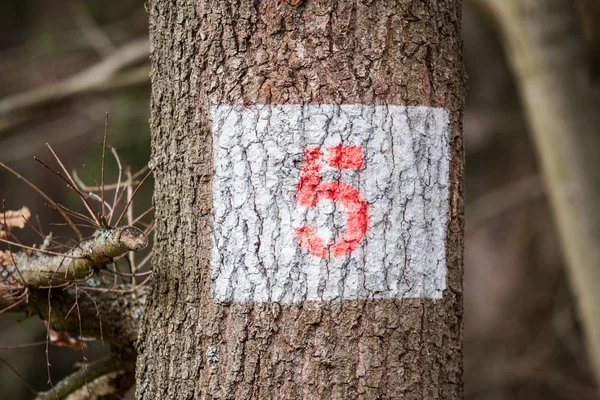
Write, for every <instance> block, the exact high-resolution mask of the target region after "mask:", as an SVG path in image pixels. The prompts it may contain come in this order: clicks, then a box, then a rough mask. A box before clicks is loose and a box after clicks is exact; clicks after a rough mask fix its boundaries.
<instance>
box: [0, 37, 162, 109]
mask: <svg viewBox="0 0 600 400" xmlns="http://www.w3.org/2000/svg"><path fill="white" fill-rule="evenodd" d="M149 54H150V53H149V43H148V39H147V38H141V39H137V40H133V41H131V42H129V43H127V44H125V45H123V46H121V47H120V48H119V49H117V50H115V51H114V52H113V53H112V54H111V55H110V56H108V57H106V58H105V59H104V60H102V61H100V62H99V63H98V64H95V65H93V66H91V67H89V68H88V69H86V70H84V71H82V72H80V73H78V74H76V75H74V76H72V77H70V78H68V79H66V80H64V81H62V82H58V83H54V84H50V85H47V86H42V87H39V88H35V89H31V90H29V91H27V92H24V93H19V94H16V95H13V96H10V97H7V98H4V99H2V100H0V116H5V115H8V114H11V113H14V112H17V111H26V110H28V109H32V108H35V107H41V106H43V105H46V104H48V103H52V102H57V101H60V100H64V99H66V98H69V97H72V96H74V95H76V94H82V93H89V92H91V91H94V90H97V89H99V88H101V87H103V86H105V85H107V84H108V83H110V82H111V79H112V78H113V77H114V76H115V75H116V74H117V73H118V72H119V71H120V70H122V69H124V68H125V67H127V66H130V65H132V64H135V63H137V62H140V61H142V60H145V59H147V58H148V56H149ZM146 71H147V69H146ZM129 79H130V80H131V77H129ZM146 80H148V78H147V72H146Z"/></svg>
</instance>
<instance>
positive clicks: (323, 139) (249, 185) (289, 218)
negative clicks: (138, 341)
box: [211, 104, 450, 303]
mask: <svg viewBox="0 0 600 400" xmlns="http://www.w3.org/2000/svg"><path fill="white" fill-rule="evenodd" d="M211 114H212V124H213V125H212V129H213V149H214V152H213V163H214V176H213V183H212V191H213V213H214V225H213V248H212V254H211V271H212V282H211V283H212V296H213V300H214V301H215V302H267V301H268V302H277V303H297V302H303V301H308V300H320V301H342V300H356V299H389V298H441V297H442V294H443V291H444V289H445V288H446V261H445V257H446V252H445V239H446V228H447V214H448V176H449V171H448V168H449V159H450V153H449V133H448V112H447V110H445V109H442V108H433V107H403V106H374V105H358V104H357V105H341V106H337V105H255V106H246V107H241V106H229V105H223V106H213V107H212V110H211ZM340 145H341V146H345V147H349V146H359V147H360V151H361V153H362V157H363V163H362V166H361V167H360V169H358V170H356V169H343V170H342V169H338V168H334V167H332V166H331V165H330V164H329V162H330V160H331V157H330V154H329V153H330V149H331V148H332V147H336V146H340ZM307 148H318V149H320V151H321V153H322V159H321V162H320V163H319V165H320V167H321V169H320V171H319V173H320V176H321V179H320V181H318V182H319V183H321V184H323V183H331V182H339V184H340V185H341V184H344V185H343V186H344V187H346V189H347V191H350V192H353V191H354V190H356V191H358V193H360V196H362V198H363V199H364V202H366V204H367V206H366V207H367V210H368V223H367V224H366V233H364V236H360V229H359V230H358V231H359V232H358V233H357V234H356V235H355V237H358V238H359V239H360V241H356V247H355V248H349V249H347V250H346V251H349V254H347V255H341V256H335V255H334V254H333V249H334V246H333V245H329V246H328V247H327V249H328V250H327V252H328V253H327V255H326V256H325V258H321V256H315V255H313V254H321V255H322V254H323V253H319V250H318V249H317V250H313V251H311V252H309V251H307V248H309V247H310V246H311V245H308V246H307V245H306V243H308V242H305V243H304V246H301V245H300V244H299V235H298V233H297V229H301V228H302V227H306V226H313V227H314V228H315V229H316V232H315V233H314V235H313V236H312V237H313V238H314V237H317V236H316V235H318V237H320V238H322V239H323V240H324V243H325V244H326V245H327V244H329V243H332V242H336V241H337V242H339V241H340V238H347V237H346V236H345V234H346V232H345V231H346V225H347V224H348V221H349V219H348V218H349V215H351V214H352V212H353V211H352V210H350V208H352V207H355V208H356V209H359V208H360V204H363V203H360V201H359V200H357V201H356V202H354V203H342V202H341V201H340V199H341V197H343V196H344V195H343V194H342V193H341V191H340V193H338V194H340V198H338V199H337V200H338V201H332V200H331V199H328V198H326V193H325V191H322V193H320V195H322V196H321V197H322V198H320V201H318V204H317V205H316V206H315V207H310V206H308V207H303V206H302V205H303V204H308V203H310V196H309V197H308V198H305V199H304V203H303V201H302V200H301V198H300V197H299V195H298V194H297V189H298V184H299V182H300V171H301V168H302V167H303V160H304V158H305V150H306V149H307ZM332 151H333V150H332ZM334 165H335V164H334ZM307 181H308V180H307ZM346 185H347V186H346ZM303 187H304V188H306V187H307V186H303ZM340 187H341V186H340ZM320 188H325V186H320ZM318 190H321V189H319V188H317V189H315V191H318ZM323 190H324V189H323ZM336 190H337V189H336ZM340 190H341V189H340ZM329 193H330V194H331V193H332V192H331V190H330V191H329ZM354 195H356V193H354ZM356 196H358V195H356ZM355 198H358V197H355ZM307 199H308V200H307ZM307 201H308V203H307ZM344 204H345V205H344ZM357 207H358V208H357ZM358 213H360V211H358ZM356 215H358V214H356ZM357 221H358V224H359V225H360V223H361V222H360V221H363V222H366V220H365V219H363V220H361V219H360V218H358V219H357ZM311 243H312V242H311ZM323 251H324V250H323ZM311 253H313V254H311ZM340 254H342V253H340ZM344 254H345V253H344Z"/></svg>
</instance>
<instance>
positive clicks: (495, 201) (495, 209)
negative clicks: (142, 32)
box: [466, 175, 545, 234]
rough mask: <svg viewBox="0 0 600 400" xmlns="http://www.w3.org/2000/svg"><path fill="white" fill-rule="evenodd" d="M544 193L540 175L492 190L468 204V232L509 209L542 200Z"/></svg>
mask: <svg viewBox="0 0 600 400" xmlns="http://www.w3.org/2000/svg"><path fill="white" fill-rule="evenodd" d="M544 194H545V192H544V186H543V184H542V179H541V178H540V177H539V176H538V175H534V176H528V177H525V178H522V179H521V180H519V181H517V182H513V183H510V184H508V185H506V186H504V187H501V188H499V189H495V190H492V191H491V192H489V193H486V194H484V195H483V196H481V197H480V198H478V199H476V200H475V201H473V202H472V203H470V204H468V205H467V207H466V209H467V210H468V215H467V223H466V233H467V234H469V233H472V232H474V231H476V230H477V229H478V228H479V227H481V226H482V225H485V223H486V222H488V221H490V220H492V219H494V218H497V217H499V216H501V215H503V214H505V213H507V212H509V211H512V210H514V209H517V208H519V207H523V206H525V205H527V204H529V203H531V202H533V201H537V200H540V199H542V198H543V197H544Z"/></svg>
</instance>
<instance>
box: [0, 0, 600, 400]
mask: <svg viewBox="0 0 600 400" xmlns="http://www.w3.org/2000/svg"><path fill="white" fill-rule="evenodd" d="M523 1H528V0H523ZM533 1H535V0H533ZM598 4H600V2H599V1H597V0H578V1H575V2H573V7H578V26H577V27H575V28H576V29H578V30H580V31H581V32H582V35H583V38H584V40H585V41H586V46H588V49H589V55H590V60H591V61H590V65H591V66H592V67H593V68H594V71H593V74H594V76H600V63H599V62H598V59H594V56H598V54H600V47H599V46H598V43H600V41H599V40H598V37H596V34H595V33H594V29H595V28H594V27H595V26H596V25H598V24H600V7H599V6H598ZM147 29H148V21H147V14H146V12H145V10H144V4H143V1H141V0H120V1H118V2H108V4H107V2H106V1H102V0H74V1H67V0H53V1H42V0H19V1H16V0H13V1H4V2H2V5H1V6H0V161H2V162H4V163H6V164H7V165H9V166H11V168H13V169H15V170H16V171H18V172H19V173H21V174H22V175H24V176H26V177H27V178H28V179H30V180H31V181H32V182H33V183H35V184H36V185H38V186H39V187H40V188H41V189H42V190H43V191H45V192H46V193H48V194H49V195H50V196H51V197H52V198H53V199H55V200H56V201H58V202H60V203H62V204H65V205H67V206H69V207H72V208H74V209H77V210H80V209H81V206H80V204H79V200H78V199H77V198H76V196H75V195H74V194H73V193H72V192H70V191H67V190H66V188H65V185H64V184H63V183H62V182H60V181H59V180H58V179H57V178H55V177H53V176H51V174H50V173H49V172H48V171H47V170H45V169H44V168H42V167H41V166H40V165H39V164H38V163H36V162H35V161H34V160H33V156H34V155H37V156H39V157H40V158H42V159H43V160H49V161H52V155H51V153H50V152H49V151H48V149H47V148H46V145H45V144H46V143H50V144H51V145H52V147H53V149H54V150H55V151H56V152H57V153H58V154H59V156H60V157H61V159H62V161H63V163H64V164H65V166H66V167H67V169H68V170H71V169H73V168H76V169H77V170H78V171H79V175H80V176H81V177H82V180H84V181H85V182H86V183H87V184H89V185H93V180H92V179H91V177H90V174H89V172H87V171H86V169H84V168H83V167H82V164H87V166H88V169H89V170H91V171H94V173H95V174H96V176H99V171H100V165H101V154H102V147H101V144H100V143H101V141H102V136H103V132H104V117H105V112H107V111H108V112H109V113H110V122H109V125H108V142H109V143H110V144H111V145H112V146H114V147H115V148H116V149H117V150H118V154H119V157H120V159H121V160H122V162H123V163H124V164H127V165H129V166H131V170H132V171H137V170H139V169H140V168H142V167H143V166H144V165H145V164H146V163H147V162H148V160H149V155H150V136H149V128H148V117H149V115H148V113H149V95H150V88H149V79H148V71H149V65H148V56H147V55H148V44H147ZM596 30H597V29H596ZM463 40H464V60H465V66H466V70H467V73H468V85H469V94H468V99H467V107H466V110H465V114H464V135H465V143H466V163H467V168H466V233H465V245H466V248H465V290H464V293H465V298H464V300H465V313H464V315H465V319H464V321H465V330H464V339H465V342H464V348H465V391H466V397H467V398H468V399H472V400H475V399H477V400H483V399H485V400H495V399H498V400H500V399H546V400H547V399H598V398H600V396H599V395H598V391H597V389H596V386H595V384H594V380H593V372H592V369H591V366H590V362H589V360H588V358H587V354H588V352H586V348H585V346H584V343H583V341H582V333H581V325H580V320H579V317H578V314H577V311H576V309H575V304H574V295H573V293H572V291H571V289H570V286H569V281H568V278H567V275H566V269H565V265H564V262H563V257H562V255H561V249H560V245H559V242H558V237H557V232H556V229H555V225H554V223H553V219H552V216H551V214H550V209H549V205H548V201H547V196H546V189H545V187H544V184H543V182H542V180H541V177H540V174H539V170H538V164H537V160H536V155H535V150H534V148H533V144H532V141H531V135H530V132H529V130H528V126H527V117H526V115H525V114H524V111H523V108H522V106H521V103H520V99H519V88H518V84H517V83H516V81H515V79H514V77H513V74H512V72H511V69H510V66H509V63H508V61H507V57H506V54H505V52H504V48H505V47H503V45H504V44H503V42H502V35H501V34H500V33H499V29H498V28H497V26H496V22H495V20H494V18H493V17H492V16H491V15H490V13H489V12H488V11H487V10H486V8H485V7H482V6H481V4H478V1H477V0H472V1H466V2H465V5H464V13H463ZM117 171H118V169H117V166H116V163H115V162H114V159H112V158H110V157H107V165H106V177H107V181H108V182H111V181H113V182H114V181H115V179H116V175H117ZM0 188H1V190H0V197H1V198H4V199H6V204H7V209H19V208H20V207H21V206H27V207H29V208H30V209H31V211H32V214H33V215H36V214H37V215H39V218H40V222H41V225H42V226H48V224H49V223H51V222H52V221H57V217H56V216H55V213H54V212H53V211H51V210H49V209H48V208H47V207H46V206H45V205H44V202H43V201H42V200H40V199H39V198H38V196H36V195H35V194H34V193H33V192H32V191H31V190H29V189H28V188H27V187H26V186H25V185H24V184H23V183H22V182H19V181H17V180H16V179H15V178H14V177H13V176H10V175H9V174H8V173H6V172H5V171H0ZM151 190H152V186H151V185H147V186H145V187H144V189H143V190H142V192H141V193H140V194H139V195H138V198H137V199H136V205H135V210H134V213H136V214H139V213H140V212H141V211H143V210H145V209H147V208H148V207H149V206H150V205H151ZM52 230H53V231H54V232H55V234H57V235H59V234H60V232H61V227H56V228H53V229H52ZM16 233H18V235H19V238H20V239H21V241H22V242H24V243H39V242H40V239H39V236H37V235H36V234H35V232H33V231H32V230H30V229H24V230H21V231H19V232H16ZM45 338H46V329H45V327H44V324H43V323H42V322H41V321H40V320H39V318H37V317H31V318H26V317H24V316H20V317H15V316H14V315H10V314H1V315H0V357H2V359H5V360H6V361H8V362H9V363H10V364H11V366H12V367H13V368H14V369H16V370H17V371H18V372H19V373H20V374H21V375H22V376H23V378H24V379H25V380H26V381H27V382H29V384H30V385H31V386H33V387H34V388H35V389H36V390H48V388H49V386H48V372H47V363H46V353H45V348H44V346H43V345H42V346H32V347H26V348H11V347H13V346H16V345H22V344H27V343H32V342H38V341H42V342H43V341H44V340H45ZM106 351H107V349H106V348H105V347H104V346H103V345H102V343H99V342H93V343H88V350H87V351H86V357H87V358H88V360H93V359H96V358H98V357H99V356H100V355H101V354H103V353H104V352H106ZM49 359H50V364H51V365H52V366H51V368H50V371H51V377H52V380H53V381H54V382H56V381H58V380H60V378H62V377H64V376H65V375H67V374H69V373H71V372H72V371H73V370H74V369H73V366H74V365H75V364H77V363H81V361H82V354H81V351H78V350H72V349H68V348H55V347H52V348H50V355H49ZM0 388H1V392H0V397H1V398H2V399H28V398H31V397H32V394H31V391H30V390H29V389H28V388H27V386H26V385H25V384H24V383H23V382H22V381H21V380H20V379H19V378H17V377H16V375H15V374H14V372H13V371H12V370H11V369H10V368H8V367H7V365H6V364H4V363H2V362H0Z"/></svg>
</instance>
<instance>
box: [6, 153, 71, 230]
mask: <svg viewBox="0 0 600 400" xmlns="http://www.w3.org/2000/svg"><path fill="white" fill-rule="evenodd" d="M0 167H2V168H4V169H5V170H6V171H8V172H10V173H11V174H13V175H14V176H16V177H17V179H20V180H22V181H23V182H25V184H27V186H29V187H30V188H32V189H33V190H35V191H36V192H37V193H38V194H39V195H40V196H42V197H43V198H44V199H46V201H48V202H49V203H50V204H52V205H53V206H54V207H56V211H58V212H59V214H60V215H61V216H62V217H63V218H64V220H65V222H66V223H67V224H69V226H70V227H71V229H73V232H75V234H76V235H77V237H78V238H79V240H82V239H83V235H82V234H81V232H80V231H79V229H77V228H76V227H75V225H73V221H71V219H70V218H69V217H68V216H67V214H66V213H65V212H64V211H62V210H60V208H59V207H58V205H57V203H56V202H55V201H54V200H52V199H51V198H50V197H49V196H48V195H47V194H46V193H44V192H42V190H41V189H40V188H38V187H37V186H35V185H34V184H33V183H31V182H29V181H28V180H27V179H25V178H24V177H23V176H21V175H20V174H19V173H18V172H16V171H15V170H13V169H12V168H10V167H8V166H7V165H5V164H4V163H3V162H1V161H0Z"/></svg>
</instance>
